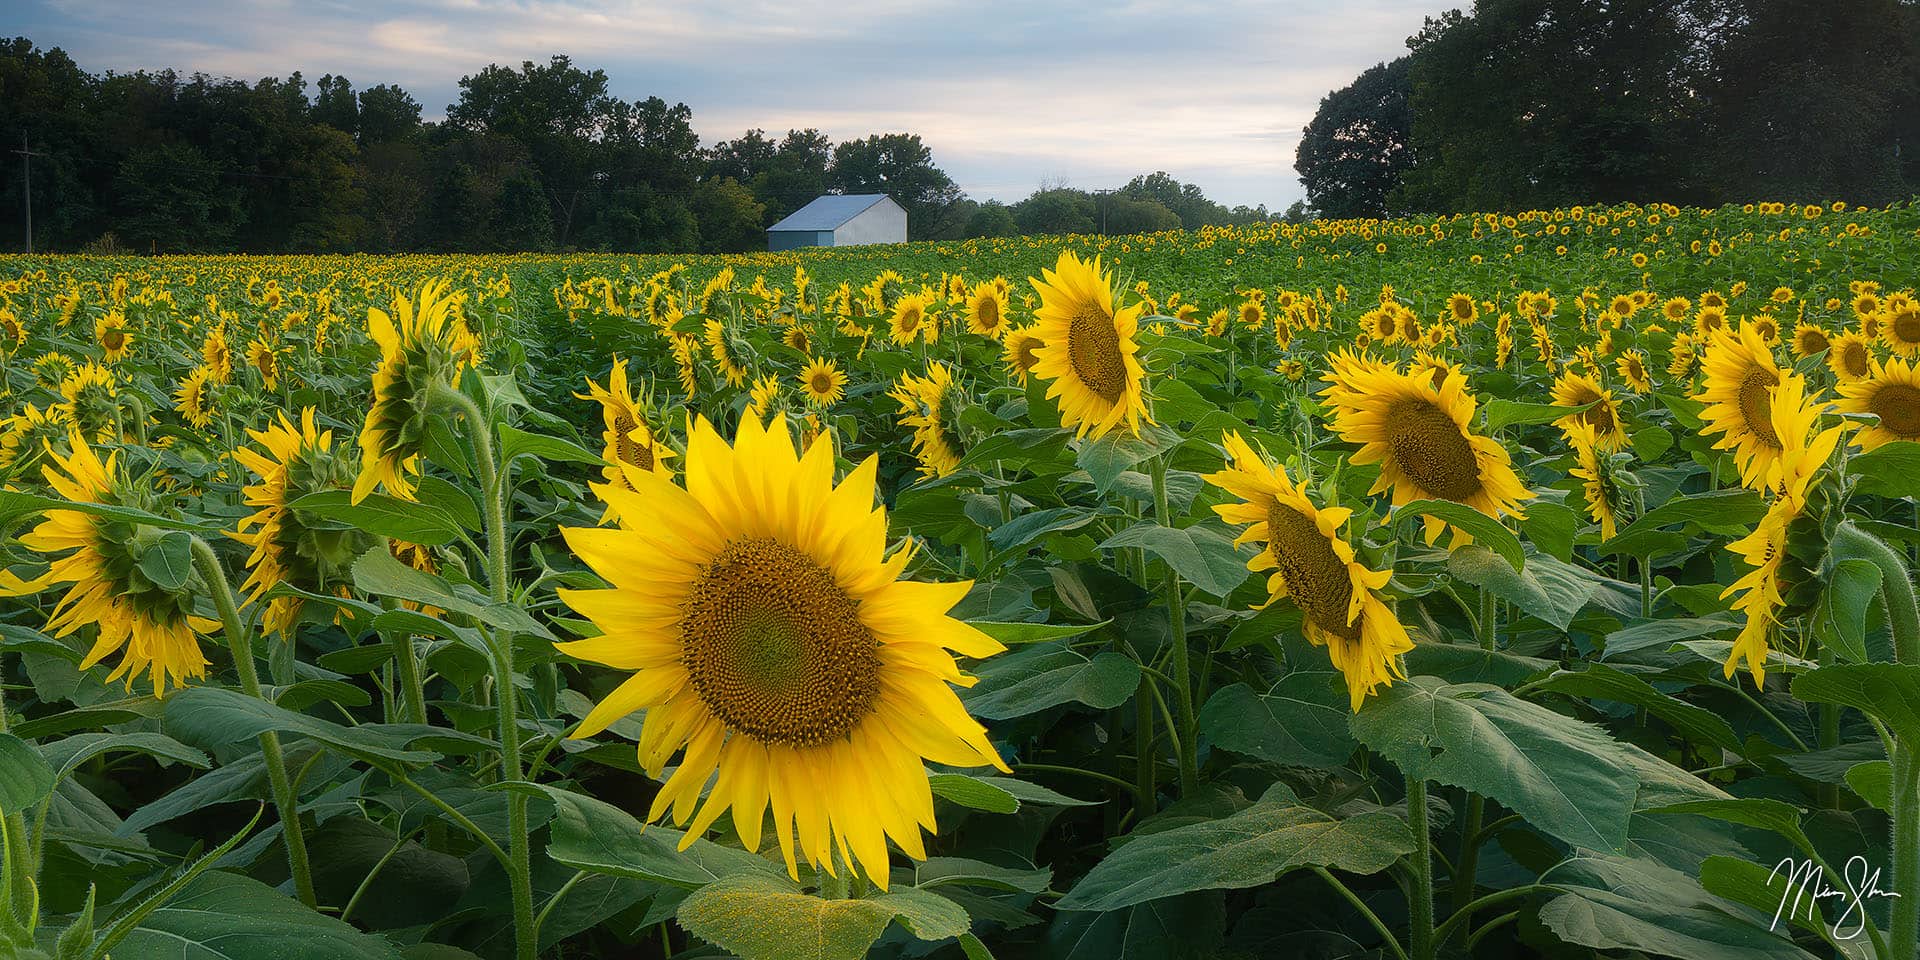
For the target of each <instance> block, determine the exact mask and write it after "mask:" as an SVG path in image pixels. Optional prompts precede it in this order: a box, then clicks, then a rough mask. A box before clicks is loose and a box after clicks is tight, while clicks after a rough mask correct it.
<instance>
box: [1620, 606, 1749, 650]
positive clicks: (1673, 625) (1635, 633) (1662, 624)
mask: <svg viewBox="0 0 1920 960" xmlns="http://www.w3.org/2000/svg"><path fill="white" fill-rule="evenodd" d="M1738 629H1740V624H1739V623H1737V622H1735V621H1734V620H1733V618H1732V617H1730V616H1729V617H1710V618H1707V619H1701V620H1690V619H1686V618H1676V619H1668V620H1648V621H1644V622H1642V623H1636V624H1634V625H1632V626H1630V627H1626V628H1624V629H1620V630H1615V631H1614V632H1612V633H1609V634H1607V640H1606V644H1605V646H1604V647H1603V648H1602V649H1601V651H1600V656H1601V658H1602V659H1606V658H1608V657H1613V656H1616V655H1619V654H1623V653H1632V652H1633V651H1635V650H1644V649H1646V648H1647V647H1658V646H1662V645H1665V644H1669V643H1679V642H1681V641H1682V640H1693V639H1695V638H1698V637H1710V636H1713V635H1715V634H1720V633H1731V632H1733V631H1735V630H1738Z"/></svg>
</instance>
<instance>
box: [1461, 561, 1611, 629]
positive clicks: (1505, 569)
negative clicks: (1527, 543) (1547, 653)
mask: <svg viewBox="0 0 1920 960" xmlns="http://www.w3.org/2000/svg"><path fill="white" fill-rule="evenodd" d="M1447 572H1448V573H1451V574H1453V575H1454V576H1455V577H1457V578H1459V579H1461V580H1464V581H1466V582H1468V583H1471V584H1473V585H1474V586H1476V587H1479V588H1480V589H1482V590H1490V591H1492V592H1493V594H1494V595H1495V596H1497V597H1499V598H1500V599H1502V600H1505V601H1507V602H1508V603H1511V604H1513V605H1514V606H1516V607H1518V608H1520V610H1522V611H1524V612H1525V613H1528V614H1530V615H1532V616H1535V617H1539V618H1540V619H1542V620H1544V621H1546V622H1548V623H1551V624H1553V625H1554V626H1555V627H1558V628H1559V629H1561V630H1565V629H1567V626H1568V625H1569V624H1571V623H1573V617H1574V615H1575V614H1577V613H1579V612H1580V608H1581V607H1584V606H1586V604H1587V600H1588V599H1589V598H1591V597H1592V596H1593V580H1592V579H1591V578H1589V577H1587V576H1585V575H1582V574H1581V573H1580V572H1579V571H1578V569H1577V568H1574V567H1573V566H1572V565H1570V564H1565V563H1561V562H1560V561H1558V560H1555V559H1553V558H1552V557H1535V558H1534V559H1533V562H1532V563H1529V564H1527V566H1526V568H1525V569H1524V570H1523V569H1520V568H1518V567H1515V566H1510V565H1508V564H1507V562H1506V561H1504V560H1502V559H1500V558H1499V557H1496V556H1494V553H1493V551H1492V550H1489V549H1487V548H1486V547H1485V546H1482V545H1481V544H1478V543H1470V544H1468V545H1466V546H1464V547H1461V548H1459V549H1457V550H1454V551H1453V552H1452V553H1451V554H1449V555H1448V556H1447Z"/></svg>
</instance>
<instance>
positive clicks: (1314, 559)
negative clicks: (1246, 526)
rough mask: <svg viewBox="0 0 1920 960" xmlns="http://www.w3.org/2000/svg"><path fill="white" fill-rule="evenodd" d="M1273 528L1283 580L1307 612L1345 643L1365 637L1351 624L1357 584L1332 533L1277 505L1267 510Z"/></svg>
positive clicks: (1270, 535)
mask: <svg viewBox="0 0 1920 960" xmlns="http://www.w3.org/2000/svg"><path fill="white" fill-rule="evenodd" d="M1267 530H1268V534H1267V536H1268V539H1269V542H1270V545H1271V546H1270V549H1271V550H1272V551H1273V559H1274V562H1275V563H1276V564H1278V570H1279V572H1280V576H1281V579H1282V581H1283V582H1284V583H1286V585H1287V593H1288V594H1289V595H1291V596H1292V597H1293V602H1294V603H1296V604H1298V605H1299V607H1300V610H1301V612H1302V613H1305V614H1306V615H1307V619H1308V620H1311V621H1313V624H1314V626H1317V627H1319V628H1320V629H1321V630H1324V631H1326V632H1328V633H1331V634H1333V635H1334V636H1337V637H1339V638H1341V639H1342V640H1347V641H1353V640H1358V639H1360V628H1359V626H1358V625H1357V624H1349V623H1348V622H1347V607H1348V606H1349V605H1350V604H1351V603H1352V600H1353V580H1352V578H1351V577H1349V576H1348V573H1347V565H1346V564H1345V563H1342V562H1341V560H1340V556H1339V555H1338V554H1336V553H1334V552H1333V544H1332V543H1330V542H1329V541H1328V540H1327V537H1326V535H1325V534H1323V533H1321V532H1320V528H1319V527H1317V526H1315V525H1314V522H1313V520H1312V519H1311V518H1309V517H1308V516H1307V515H1306V514H1304V513H1301V512H1300V511H1299V510H1296V509H1294V508H1292V507H1289V506H1287V505H1286V504H1283V503H1277V502H1276V503H1275V504H1273V506H1271V507H1269V508H1267Z"/></svg>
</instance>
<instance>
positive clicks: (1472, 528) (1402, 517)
mask: <svg viewBox="0 0 1920 960" xmlns="http://www.w3.org/2000/svg"><path fill="white" fill-rule="evenodd" d="M1415 517H1437V518H1439V519H1441V520H1445V521H1446V522H1447V523H1448V525H1450V526H1453V527H1457V528H1459V529H1461V530H1465V531H1466V532H1467V534H1468V535H1469V536H1471V537H1473V539H1474V542H1475V543H1478V544H1480V545H1481V546H1484V547H1486V548H1487V549H1490V550H1492V551H1493V552H1494V553H1497V554H1499V555H1500V558H1501V559H1503V560H1505V561H1507V563H1508V564H1510V565H1512V567H1513V569H1515V570H1524V569H1526V565H1527V556H1526V553H1525V552H1524V551H1522V550H1521V549H1520V538H1519V537H1516V536H1514V535H1513V531H1512V530H1508V529H1507V528H1506V526H1505V525H1504V524H1502V523H1501V522H1500V521H1498V520H1496V519H1494V518H1492V517H1489V516H1487V515H1486V514H1484V513H1481V512H1480V511H1478V510H1475V509H1474V508H1472V507H1469V506H1467V505H1466V504H1463V503H1454V502H1452V501H1450V500H1415V501H1413V502H1412V503H1408V504H1405V505H1403V506H1399V507H1395V508H1394V511H1393V526H1394V528H1395V529H1396V530H1398V529H1400V528H1402V527H1403V526H1405V525H1406V524H1408V523H1410V522H1412V520H1413V518H1415Z"/></svg>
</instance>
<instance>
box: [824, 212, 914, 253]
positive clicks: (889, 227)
mask: <svg viewBox="0 0 1920 960" xmlns="http://www.w3.org/2000/svg"><path fill="white" fill-rule="evenodd" d="M906 242H907V211H905V210H902V209H900V207H899V205H898V204H895V203H893V202H892V201H888V200H882V201H881V202H879V203H876V204H874V205H873V206H871V207H868V208H867V209H865V210H863V211H861V212H860V215H859V216H856V217H854V218H853V219H852V220H849V221H847V222H846V223H844V224H842V225H841V226H840V229H838V230H835V231H834V233H833V245H834V246H836V247H850V246H855V245H858V244H863V243H906Z"/></svg>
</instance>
